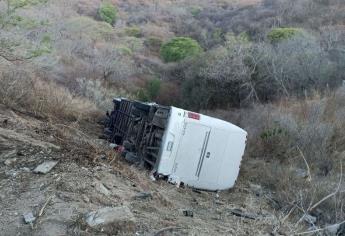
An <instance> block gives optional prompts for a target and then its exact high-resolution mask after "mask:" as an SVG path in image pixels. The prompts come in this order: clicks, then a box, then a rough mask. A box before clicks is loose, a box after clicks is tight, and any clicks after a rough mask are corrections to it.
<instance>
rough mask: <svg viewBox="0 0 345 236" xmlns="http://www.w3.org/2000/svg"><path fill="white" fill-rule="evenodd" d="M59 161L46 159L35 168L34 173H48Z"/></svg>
mask: <svg viewBox="0 0 345 236" xmlns="http://www.w3.org/2000/svg"><path fill="white" fill-rule="evenodd" d="M57 163H58V162H57V161H45V162H43V163H42V164H40V165H38V166H37V167H36V168H35V169H34V173H37V174H47V173H48V172H49V171H51V170H52V169H53V168H54V167H55V166H56V164H57Z"/></svg>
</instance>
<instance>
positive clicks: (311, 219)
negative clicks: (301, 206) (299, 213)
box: [303, 214, 317, 225]
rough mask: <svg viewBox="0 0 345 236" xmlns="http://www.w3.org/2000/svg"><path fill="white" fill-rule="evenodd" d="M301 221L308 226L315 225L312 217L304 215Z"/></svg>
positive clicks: (314, 219)
mask: <svg viewBox="0 0 345 236" xmlns="http://www.w3.org/2000/svg"><path fill="white" fill-rule="evenodd" d="M303 220H304V221H305V222H307V223H308V224H311V225H314V224H315V223H316V220H317V218H316V217H315V216H312V215H308V214H307V215H305V216H303Z"/></svg>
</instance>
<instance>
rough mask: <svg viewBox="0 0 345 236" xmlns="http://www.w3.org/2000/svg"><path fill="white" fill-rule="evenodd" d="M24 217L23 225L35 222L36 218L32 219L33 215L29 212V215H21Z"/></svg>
mask: <svg viewBox="0 0 345 236" xmlns="http://www.w3.org/2000/svg"><path fill="white" fill-rule="evenodd" d="M23 217H24V222H25V224H32V223H33V222H34V221H35V220H36V217H34V215H33V214H32V212H29V213H25V214H24V215H23Z"/></svg>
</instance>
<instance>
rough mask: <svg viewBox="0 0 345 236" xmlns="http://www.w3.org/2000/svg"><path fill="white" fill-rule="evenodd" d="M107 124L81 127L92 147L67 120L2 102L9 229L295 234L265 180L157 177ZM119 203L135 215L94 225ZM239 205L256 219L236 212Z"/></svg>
mask: <svg viewBox="0 0 345 236" xmlns="http://www.w3.org/2000/svg"><path fill="white" fill-rule="evenodd" d="M99 128H100V127H97V126H96V125H93V124H90V123H85V124H84V125H81V126H79V127H78V131H77V132H78V133H83V134H84V135H85V136H88V137H89V139H92V140H89V142H91V141H92V143H93V145H96V146H97V152H96V151H95V149H90V150H93V151H90V150H89V148H88V147H83V146H78V145H80V144H78V143H77V142H76V143H73V142H74V141H73V139H69V138H68V136H66V138H65V140H63V139H62V138H61V136H59V135H58V133H59V131H61V126H58V125H56V124H55V125H51V124H48V123H46V122H43V121H40V120H37V119H34V118H32V117H29V116H26V115H23V114H20V113H15V112H13V111H9V110H6V109H5V108H3V107H0V189H1V191H0V205H1V208H0V232H1V235H5V236H7V235H8V236H10V235H42V236H43V235H250V234H255V235H269V234H271V233H272V234H273V235H280V234H283V235H284V234H289V228H288V227H287V226H286V225H285V226H284V225H282V224H281V222H280V221H279V218H280V216H279V214H274V213H273V212H274V210H273V209H272V208H271V207H270V204H269V203H270V202H269V200H267V199H268V198H267V195H266V194H265V193H264V192H263V191H262V190H261V189H260V187H259V186H255V185H250V184H249V183H246V182H245V181H243V180H239V183H238V184H237V185H236V187H235V188H234V189H232V190H229V191H223V192H220V193H215V192H204V191H196V190H192V189H189V188H176V186H173V185H170V184H168V183H166V182H165V181H163V180H160V181H152V180H150V178H149V173H148V171H147V170H140V169H139V168H138V167H136V166H130V165H129V164H128V163H126V162H124V161H122V160H121V158H119V157H117V156H116V155H115V154H114V153H113V151H111V150H110V151H109V148H108V145H106V144H105V143H104V142H103V141H101V140H98V139H97V136H96V135H95V134H96V133H97V132H96V131H98V130H99ZM81 130H84V131H85V132H84V131H81ZM87 130H89V131H90V130H92V131H93V133H95V134H91V133H88V132H87ZM90 152H94V153H90ZM46 160H56V161H58V164H57V165H56V166H55V167H54V168H53V169H52V170H51V171H50V172H48V173H47V174H36V173H34V172H33V169H35V168H36V166H37V165H39V164H41V163H42V162H43V161H46ZM118 206H124V207H126V209H127V208H128V209H129V210H130V213H131V214H132V215H133V217H130V218H126V217H127V216H125V215H124V216H120V218H121V220H122V221H123V222H124V224H117V222H115V221H114V222H112V223H111V224H108V225H105V226H102V227H90V226H88V225H87V223H86V221H85V220H86V214H87V213H89V212H91V211H96V210H99V209H102V208H104V207H118ZM116 209H117V208H116ZM234 209H237V210H234ZM184 210H188V211H189V212H187V213H188V214H191V213H193V217H191V216H185V214H184V212H183V211H184ZM239 210H242V212H243V213H246V214H249V217H254V218H256V219H255V220H253V219H246V218H241V217H238V216H235V215H234V214H233V212H235V213H236V212H238V211H239ZM30 212H31V213H33V215H34V217H36V218H37V219H36V220H35V221H34V222H33V224H32V225H30V224H25V223H24V219H23V214H26V213H30Z"/></svg>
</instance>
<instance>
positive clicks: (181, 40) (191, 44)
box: [160, 37, 202, 62]
mask: <svg viewBox="0 0 345 236" xmlns="http://www.w3.org/2000/svg"><path fill="white" fill-rule="evenodd" d="M201 52H202V48H201V47H200V45H199V43H198V42H197V41H195V40H194V39H191V38H186V37H176V38H173V39H172V40H170V41H169V42H167V43H165V44H163V45H162V47H161V50H160V54H161V57H162V58H163V60H164V61H165V62H176V61H181V60H183V59H185V58H186V57H193V56H196V55H198V54H200V53H201Z"/></svg>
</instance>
